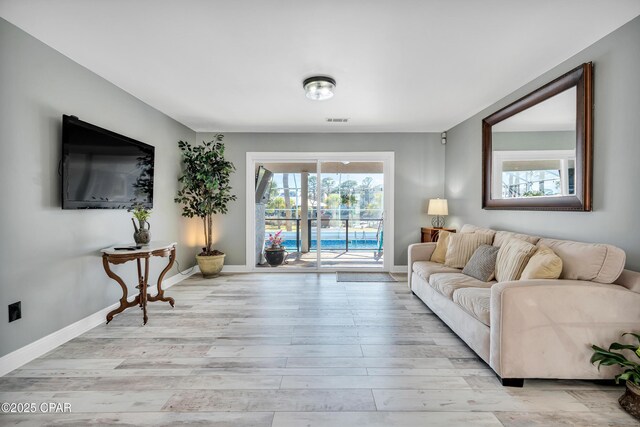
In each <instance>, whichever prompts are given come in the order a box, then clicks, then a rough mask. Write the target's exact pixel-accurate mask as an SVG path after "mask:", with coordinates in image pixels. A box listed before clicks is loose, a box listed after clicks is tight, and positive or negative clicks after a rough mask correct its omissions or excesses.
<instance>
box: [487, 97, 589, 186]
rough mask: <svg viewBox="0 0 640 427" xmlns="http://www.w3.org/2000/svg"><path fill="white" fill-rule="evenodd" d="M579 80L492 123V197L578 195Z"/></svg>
mask: <svg viewBox="0 0 640 427" xmlns="http://www.w3.org/2000/svg"><path fill="white" fill-rule="evenodd" d="M576 96H577V93H576V88H575V86H574V87H572V88H570V89H567V90H566V91H564V92H561V93H559V94H557V95H555V96H553V97H551V98H549V99H546V100H545V101H542V102H540V103H539V104H537V105H534V106H533V107H531V108H528V109H526V110H524V111H522V112H520V113H518V114H515V115H513V116H511V117H509V118H507V119H505V120H503V121H501V122H500V123H497V124H495V125H493V126H492V128H491V155H492V168H491V171H492V172H491V173H492V175H491V184H492V185H491V197H492V198H493V199H513V198H530V197H561V196H571V195H575V165H576Z"/></svg>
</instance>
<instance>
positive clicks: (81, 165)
mask: <svg viewBox="0 0 640 427" xmlns="http://www.w3.org/2000/svg"><path fill="white" fill-rule="evenodd" d="M153 164H154V147H152V146H151V145H147V144H144V143H142V142H140V141H136V140H134V139H131V138H128V137H126V136H123V135H119V134H117V133H114V132H111V131H108V130H106V129H102V128H99V127H97V126H94V125H92V124H89V123H86V122H83V121H81V120H79V119H78V118H77V117H75V116H67V115H65V116H63V119H62V209H127V208H130V207H132V206H133V205H134V204H140V205H143V206H145V207H147V208H152V207H153Z"/></svg>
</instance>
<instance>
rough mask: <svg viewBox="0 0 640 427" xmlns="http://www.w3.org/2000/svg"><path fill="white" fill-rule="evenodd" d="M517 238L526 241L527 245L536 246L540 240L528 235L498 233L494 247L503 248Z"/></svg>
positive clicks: (494, 240) (508, 232)
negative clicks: (506, 243)
mask: <svg viewBox="0 0 640 427" xmlns="http://www.w3.org/2000/svg"><path fill="white" fill-rule="evenodd" d="M512 238H516V239H520V240H524V241H525V242H527V243H531V244H532V245H535V244H536V243H538V240H540V238H539V237H537V236H529V235H528V234H520V233H512V232H511V231H496V236H495V237H494V238H493V246H498V247H500V246H502V244H503V243H504V242H506V241H507V240H509V239H512Z"/></svg>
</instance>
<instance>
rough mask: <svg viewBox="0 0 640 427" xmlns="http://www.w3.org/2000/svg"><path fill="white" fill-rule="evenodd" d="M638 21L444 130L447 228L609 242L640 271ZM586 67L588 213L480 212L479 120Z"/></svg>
mask: <svg viewBox="0 0 640 427" xmlns="http://www.w3.org/2000/svg"><path fill="white" fill-rule="evenodd" d="M639 46H640V18H636V19H634V20H633V21H631V22H629V23H628V24H626V25H624V26H623V27H621V28H620V29H618V30H617V31H615V32H613V33H611V34H610V35H608V36H606V37H605V38H603V39H601V40H600V41H598V42H596V43H595V44H593V45H592V46H590V47H588V48H587V49H585V50H584V51H582V52H580V53H578V54H577V55H575V56H574V57H572V58H570V59H569V60H567V61H565V62H563V63H562V64H560V65H559V66H557V67H556V68H554V69H552V70H550V71H549V72H547V73H545V74H544V75H542V76H540V77H539V78H537V79H536V80H534V81H532V82H530V83H529V84H527V85H525V86H524V87H522V88H520V89H519V90H517V91H516V92H514V93H512V94H511V95H509V96H507V97H506V98H504V99H502V100H500V101H498V102H496V103H495V104H493V105H492V106H490V107H488V108H486V109H485V110H483V111H481V112H480V113H478V114H476V115H475V116H473V117H471V118H470V119H468V120H466V121H464V122H462V123H460V124H459V125H457V126H455V127H454V128H453V129H451V130H450V131H449V132H448V134H447V135H448V142H447V145H446V151H447V152H446V169H445V170H446V174H445V182H446V186H445V187H446V191H445V193H446V196H447V198H448V199H449V213H450V214H451V215H453V218H452V224H454V225H456V226H460V225H462V224H463V223H473V224H477V225H483V226H491V227H496V228H500V229H507V230H514V231H520V232H526V233H531V234H538V235H542V236H551V237H559V238H566V239H573V240H580V241H586V242H605V243H611V244H614V245H617V246H619V247H621V248H622V249H624V250H625V251H626V253H627V267H628V268H632V269H635V270H640V244H639V242H640V231H639V230H640V228H638V221H639V219H640V198H639V197H638V194H639V190H638V185H640V167H638V162H639V161H640V78H638V75H639V74H640V47H639ZM589 61H593V63H594V67H595V68H594V77H595V81H594V89H595V93H594V99H595V110H594V120H595V122H594V177H593V184H594V194H593V206H594V207H593V212H517V211H489V210H486V211H485V210H482V208H481V206H482V204H481V199H482V176H481V173H482V154H481V148H482V133H481V132H482V125H481V122H482V119H483V118H484V117H486V116H488V115H489V114H491V113H493V112H495V111H497V110H498V109H500V108H502V107H504V106H506V105H507V104H509V103H511V102H513V101H515V100H516V99H518V98H520V97H521V96H524V95H526V94H527V93H529V92H531V91H532V90H534V89H536V88H538V87H540V86H542V85H543V84H545V83H547V82H549V81H551V80H553V79H554V78H556V77H558V76H560V75H562V74H564V73H565V72H567V71H569V70H571V69H573V68H575V67H577V66H578V65H580V64H582V63H584V62H589Z"/></svg>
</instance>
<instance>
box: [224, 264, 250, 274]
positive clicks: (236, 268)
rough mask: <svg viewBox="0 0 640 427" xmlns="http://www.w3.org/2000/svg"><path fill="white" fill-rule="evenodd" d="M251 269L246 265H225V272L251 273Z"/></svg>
mask: <svg viewBox="0 0 640 427" xmlns="http://www.w3.org/2000/svg"><path fill="white" fill-rule="evenodd" d="M250 271H251V270H250V269H249V268H247V266H246V265H226V264H225V265H224V266H223V267H222V272H223V273H249V272H250Z"/></svg>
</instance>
